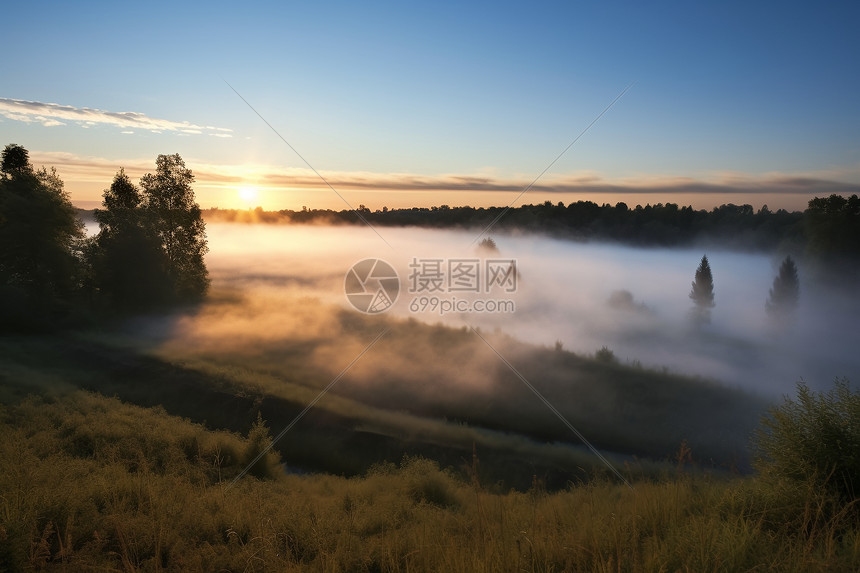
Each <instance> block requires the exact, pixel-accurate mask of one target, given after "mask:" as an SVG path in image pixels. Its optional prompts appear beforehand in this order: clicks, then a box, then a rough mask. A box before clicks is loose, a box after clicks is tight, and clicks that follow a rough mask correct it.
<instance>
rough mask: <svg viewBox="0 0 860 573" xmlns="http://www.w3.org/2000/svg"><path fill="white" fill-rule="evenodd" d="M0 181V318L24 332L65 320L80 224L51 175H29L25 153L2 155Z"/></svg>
mask: <svg viewBox="0 0 860 573" xmlns="http://www.w3.org/2000/svg"><path fill="white" fill-rule="evenodd" d="M2 166H3V173H2V177H0V294H2V301H0V315H2V316H3V317H4V318H3V320H2V324H4V325H6V326H9V325H12V326H14V327H17V328H25V327H26V326H27V325H28V324H29V325H32V323H33V322H34V321H38V320H39V319H40V318H43V319H48V318H50V317H51V316H52V315H54V314H57V313H60V314H64V313H65V311H64V310H63V309H64V306H66V305H68V304H69V302H70V301H71V300H72V298H73V297H74V295H75V294H76V292H77V290H78V289H79V287H80V283H81V280H82V275H83V266H82V261H81V248H82V240H83V237H84V231H83V223H81V221H80V219H78V216H77V212H76V210H75V208H74V207H73V206H72V204H71V201H70V200H69V196H68V193H66V191H65V189H64V188H63V182H62V180H61V179H60V178H59V176H58V175H57V172H56V170H54V169H53V168H51V169H50V170H47V169H45V168H41V169H39V170H34V169H33V168H32V166H31V165H30V164H29V159H28V154H27V150H26V149H24V148H23V147H21V146H17V145H14V144H11V145H7V146H6V148H5V149H4V151H3V163H2Z"/></svg>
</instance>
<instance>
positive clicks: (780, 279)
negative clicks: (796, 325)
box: [765, 256, 800, 319]
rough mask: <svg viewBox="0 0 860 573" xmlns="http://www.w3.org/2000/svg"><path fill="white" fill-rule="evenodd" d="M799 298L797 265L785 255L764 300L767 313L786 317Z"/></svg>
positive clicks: (793, 308)
mask: <svg viewBox="0 0 860 573" xmlns="http://www.w3.org/2000/svg"><path fill="white" fill-rule="evenodd" d="M799 299H800V281H799V280H798V278H797V266H796V265H795V264H794V261H793V260H792V258H791V257H790V256H788V257H785V260H784V261H782V264H781V265H780V267H779V274H778V275H777V276H776V277H775V278H774V279H773V288H771V289H770V296H769V297H768V299H767V301H765V309H766V310H767V313H768V314H769V315H770V316H772V317H775V318H783V319H784V318H787V317H788V316H790V314H791V313H792V312H793V311H794V310H795V309H796V308H797V303H798V300H799Z"/></svg>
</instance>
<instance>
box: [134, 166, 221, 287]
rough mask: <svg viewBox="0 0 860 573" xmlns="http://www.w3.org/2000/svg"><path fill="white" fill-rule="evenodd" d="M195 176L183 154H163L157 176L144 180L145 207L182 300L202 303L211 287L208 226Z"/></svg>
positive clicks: (173, 284)
mask: <svg viewBox="0 0 860 573" xmlns="http://www.w3.org/2000/svg"><path fill="white" fill-rule="evenodd" d="M193 182H194V175H193V174H192V173H191V170H190V169H187V168H186V167H185V162H184V161H183V160H182V157H180V156H179V154H175V155H159V156H158V159H157V160H156V171H155V173H147V174H146V175H144V176H143V177H141V179H140V186H141V189H142V191H143V207H144V209H145V210H146V212H147V219H148V221H149V222H150V225H151V229H152V231H153V232H154V233H155V236H157V237H158V239H159V241H160V244H161V246H162V248H163V250H164V253H165V256H166V271H167V274H168V276H169V277H170V282H171V285H172V287H173V292H174V294H175V296H176V298H177V299H178V300H180V301H188V300H198V299H200V298H201V297H202V296H203V295H204V294H205V293H206V289H207V288H208V287H209V276H208V271H207V270H206V264H205V262H204V261H203V255H204V254H206V252H207V251H208V247H207V245H206V225H205V223H204V222H203V217H202V216H201V213H200V206H199V205H198V204H197V203H196V202H195V200H194V190H193V189H192V188H191V184H192V183H193Z"/></svg>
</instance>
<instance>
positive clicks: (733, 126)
mask: <svg viewBox="0 0 860 573" xmlns="http://www.w3.org/2000/svg"><path fill="white" fill-rule="evenodd" d="M694 4H695V5H694ZM2 13H3V15H4V16H3V22H4V24H3V27H4V40H5V41H4V45H5V46H6V47H7V50H8V52H7V53H8V54H11V56H7V57H6V58H3V59H2V60H0V98H3V99H0V114H2V115H0V134H2V138H0V139H2V141H0V143H3V144H5V143H10V142H15V143H19V144H22V145H24V146H25V147H27V148H28V149H29V150H30V151H31V156H32V157H33V159H34V161H35V162H36V163H46V164H50V165H56V166H57V168H58V170H59V171H60V175H61V176H62V177H63V178H64V180H65V181H66V183H67V187H68V188H69V190H70V191H71V193H72V196H73V199H75V200H76V201H80V202H82V201H87V200H94V199H98V198H99V197H100V193H101V191H102V189H104V188H105V187H107V186H108V185H109V183H110V179H111V177H112V175H113V173H115V171H116V170H117V169H118V168H119V167H121V166H124V167H126V169H127V170H128V171H129V172H130V173H131V174H133V175H135V174H137V173H142V172H144V171H145V170H147V169H152V167H151V166H154V161H155V157H156V156H157V155H158V154H159V153H180V154H181V155H182V156H183V157H184V158H185V160H186V163H187V164H188V166H189V167H190V168H191V169H192V170H194V172H195V173H196V174H197V177H198V185H197V187H196V189H197V195H198V199H199V200H200V202H201V204H203V205H204V206H210V205H222V206H249V205H244V203H243V201H244V202H246V203H247V202H248V201H250V202H256V203H260V204H262V205H264V206H265V207H267V208H299V207H300V206H301V205H309V206H314V207H332V208H341V207H342V206H343V204H342V203H340V200H339V199H338V198H337V196H336V195H334V194H333V193H332V192H331V191H330V190H328V189H327V188H326V187H325V186H324V185H323V184H322V183H321V182H320V181H318V180H315V176H314V175H313V173H311V172H309V170H308V169H307V166H306V165H305V163H304V162H303V161H302V160H301V159H299V158H298V157H297V156H296V155H295V154H294V153H293V152H292V151H291V150H290V149H289V148H288V147H287V146H286V145H284V143H283V142H281V141H280V140H279V139H278V137H277V136H276V135H275V134H274V133H272V132H271V131H270V130H269V128H268V127H267V126H266V125H265V124H264V123H263V122H262V121H261V120H260V119H259V118H258V117H257V116H256V115H255V114H254V113H253V112H252V111H251V110H250V109H249V108H248V107H247V106H246V105H245V103H243V102H242V100H241V99H240V98H239V97H237V96H236V94H235V93H233V91H232V90H231V89H230V88H229V87H228V86H227V85H226V83H225V80H226V81H227V82H229V83H230V84H231V85H232V86H233V87H234V88H235V89H236V90H238V91H239V92H240V93H241V94H242V95H243V96H244V97H245V98H246V99H247V100H248V101H249V102H250V103H251V104H253V105H254V107H255V108H256V109H257V110H258V111H259V112H260V113H261V114H262V115H263V116H264V117H265V118H266V120H268V121H269V122H270V123H271V124H272V125H273V126H274V127H275V128H276V129H277V130H278V131H279V132H280V133H281V135H283V136H284V138H286V139H287V141H289V142H290V143H291V144H292V145H293V146H294V147H295V148H296V149H297V150H298V151H299V152H300V153H301V154H302V155H303V156H304V157H305V158H306V159H307V161H308V162H309V163H310V164H311V165H313V167H315V168H316V169H317V170H319V171H320V172H322V173H323V174H324V175H325V176H326V177H327V178H330V179H331V181H333V182H334V183H336V185H335V187H336V188H338V190H339V191H342V192H343V194H344V196H346V197H347V199H348V200H349V201H350V202H355V203H356V204H357V203H365V204H367V205H368V206H370V207H372V208H379V207H381V206H382V205H389V206H405V205H407V204H409V205H411V204H424V205H430V204H442V203H447V204H451V205H458V204H467V203H468V204H484V205H490V204H505V203H507V202H508V201H509V200H511V199H513V197H514V196H516V194H517V192H518V190H519V189H521V188H522V187H523V186H524V185H526V184H528V183H529V182H530V181H531V180H532V179H533V178H534V177H535V176H537V175H538V174H539V173H540V172H541V171H542V170H543V169H544V168H545V167H546V166H547V165H548V164H549V162H550V161H552V159H553V158H555V157H556V156H557V155H558V153H559V152H560V151H561V150H562V149H564V148H565V146H567V145H568V144H569V143H570V142H571V140H572V139H573V138H574V137H576V136H577V135H578V134H579V133H580V132H581V131H582V130H583V129H584V128H585V127H586V126H587V125H588V124H589V123H590V122H591V121H592V120H593V119H594V118H595V117H596V116H597V115H598V114H599V113H600V112H601V111H602V110H603V109H604V108H605V107H606V106H607V105H608V104H609V103H610V102H611V101H612V100H613V99H614V98H615V97H616V96H618V94H619V93H621V92H622V90H624V89H625V87H627V86H628V85H630V84H631V83H632V84H633V85H632V87H631V88H630V90H629V91H628V92H627V93H626V94H625V95H624V97H622V98H621V99H620V100H619V101H618V102H617V103H616V104H615V105H614V106H613V107H612V109H610V110H609V111H608V112H607V113H606V114H605V115H604V116H603V117H602V118H601V119H600V120H599V121H598V122H597V123H596V124H595V125H594V126H593V127H592V128H591V129H590V130H589V131H588V132H587V133H586V134H585V135H584V136H583V137H582V138H581V139H580V140H579V141H578V142H577V143H576V145H574V146H573V147H572V148H571V149H570V150H569V151H568V152H567V153H566V154H565V155H564V156H563V157H562V158H561V159H560V160H559V161H558V162H557V163H556V164H555V165H554V166H553V167H552V168H551V169H550V170H549V171H548V172H547V174H546V175H545V176H544V178H542V179H541V181H540V183H541V185H539V186H538V188H537V189H536V190H535V191H530V192H529V193H528V194H526V195H525V196H524V197H523V198H522V199H521V201H520V202H523V201H524V202H542V201H544V200H546V199H550V200H553V201H556V200H564V201H568V200H572V199H575V198H591V199H593V200H595V201H598V202H604V201H606V202H613V203H614V202H615V201H616V200H625V201H627V202H628V203H630V202H632V203H636V202H641V203H645V202H652V203H654V202H667V201H672V202H679V203H683V204H688V203H693V204H696V205H697V206H700V207H710V206H714V205H715V204H720V203H724V202H734V203H744V202H748V203H752V204H754V205H757V206H758V205H760V204H762V203H769V204H770V205H771V207H772V208H773V207H779V206H786V207H789V208H802V206H803V205H804V204H805V202H806V201H807V200H808V199H809V198H810V197H811V196H813V195H815V194H819V195H821V194H826V193H830V192H845V193H850V192H860V97H858V93H860V89H858V88H860V74H858V73H857V70H858V69H860V39H858V38H860V35H858V34H857V33H856V24H857V22H858V21H860V5H858V4H857V3H850V2H844V3H821V4H816V5H811V4H808V3H789V2H773V3H770V2H762V3H757V4H755V5H751V3H735V2H721V3H714V4H713V5H711V6H702V5H697V3H690V2H658V3H647V5H646V3H641V4H640V3H633V2H630V3H627V2H624V3H622V2H603V3H581V2H562V3H531V4H524V3H523V4H520V3H499V2H495V3H469V4H458V3H445V2H434V3H422V4H417V3H416V4H414V3H374V2H368V3H355V4H353V3H307V4H306V3H302V4H293V3H289V2H279V3H247V4H238V3H217V2H215V3H211V2H210V3H186V4H184V5H183V6H181V7H176V6H173V5H171V4H169V3H164V4H162V3H147V4H141V5H137V6H130V5H128V6H127V5H124V4H120V3H108V2H104V3H100V2H92V3H88V4H87V5H85V6H79V5H75V4H71V3H43V2H29V3H23V2H21V3H14V4H12V5H6V6H4V7H3V9H2ZM13 100H14V101H13ZM41 104H59V105H61V106H67V107H66V108H64V109H65V111H57V109H56V108H50V107H45V106H44V105H41ZM84 108H87V109H89V110H98V112H94V111H90V112H86V115H87V118H88V119H89V120H91V124H89V125H88V124H85V123H84V119H82V118H83V117H84V115H80V114H79V115H75V114H76V113H78V112H75V111H73V110H82V109H84ZM101 112H109V113H116V112H135V113H137V114H141V116H137V117H146V118H151V119H153V120H155V124H152V123H150V124H147V125H146V126H145V127H144V128H141V127H140V126H137V127H134V126H130V125H126V124H123V122H122V121H120V122H117V121H116V120H115V117H116V116H113V117H114V119H111V117H112V116H109V115H104V114H102V113H101ZM51 114H55V115H51ZM125 123H127V122H125ZM183 124H190V125H191V126H193V127H191V128H188V127H183ZM153 126H155V127H158V128H159V129H156V131H160V133H153V129H152V128H153ZM183 130H184V131H185V132H183ZM124 132H132V133H124ZM187 132H199V133H187ZM242 187H245V188H253V189H256V190H257V191H258V194H257V196H256V197H254V196H253V193H252V194H250V195H249V194H248V193H247V192H246V193H245V196H246V197H249V198H248V199H247V200H245V199H239V198H238V194H237V189H239V188H242Z"/></svg>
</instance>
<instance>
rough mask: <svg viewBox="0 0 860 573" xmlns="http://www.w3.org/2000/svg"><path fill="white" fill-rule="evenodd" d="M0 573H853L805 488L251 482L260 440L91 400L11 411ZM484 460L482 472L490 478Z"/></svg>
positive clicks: (707, 480)
mask: <svg viewBox="0 0 860 573" xmlns="http://www.w3.org/2000/svg"><path fill="white" fill-rule="evenodd" d="M0 426H2V435H3V436H4V439H3V440H2V441H0V468H2V469H0V569H2V570H6V571H23V570H33V569H39V570H54V569H56V570H77V571H86V570H119V571H160V570H163V571H217V570H221V571H268V570H279V571H298V570H311V571H428V570H444V571H697V572H699V571H743V570H778V571H852V570H856V569H857V567H858V565H860V530H858V528H857V526H856V524H853V525H851V524H850V523H846V522H844V520H842V521H840V519H839V518H838V516H836V517H833V516H828V515H827V514H826V513H825V512H823V511H821V510H820V508H821V507H823V506H822V503H823V502H824V500H825V498H823V497H821V494H820V492H819V491H816V490H810V489H804V487H803V486H802V484H801V485H794V486H791V487H790V488H789V489H785V487H773V486H771V485H770V484H768V483H766V482H763V481H761V480H759V479H757V478H753V477H747V478H735V479H716V478H713V477H708V476H702V475H698V476H696V475H690V474H686V473H683V472H682V473H679V474H677V475H676V476H674V477H673V478H666V479H663V480H660V481H657V482H654V481H645V482H640V483H636V484H635V488H634V489H632V490H631V489H628V488H626V487H624V486H619V485H617V484H614V483H610V482H605V481H602V480H595V481H592V482H589V483H587V484H579V485H574V484H571V485H570V486H569V487H568V488H566V489H564V490H561V491H556V492H548V491H547V490H546V489H545V488H544V487H543V485H542V484H541V482H540V480H539V479H537V478H536V479H535V480H534V483H533V486H532V488H531V489H530V490H528V491H525V492H518V491H507V492H494V491H492V488H487V487H485V485H484V484H483V483H482V482H481V480H480V479H478V478H477V477H475V478H473V479H462V478H459V477H457V476H456V475H455V474H453V473H452V472H450V471H447V470H443V469H440V468H439V466H438V465H437V464H436V463H435V462H433V461H430V460H427V459H423V458H406V459H404V460H403V461H402V462H401V463H400V464H398V465H394V464H390V463H389V464H383V465H380V466H377V467H375V468H373V469H372V470H370V471H369V472H367V473H366V474H365V475H363V476H360V477H353V478H345V477H338V476H333V475H327V474H313V475H287V474H278V473H275V474H272V475H273V477H272V478H270V479H263V480H260V479H257V478H254V477H251V476H247V477H245V478H243V479H241V480H240V481H239V482H237V483H236V485H234V486H232V487H231V486H230V483H231V480H232V478H233V476H235V475H236V474H237V473H238V472H239V471H240V469H241V465H242V464H241V463H240V462H241V461H242V460H240V457H241V455H242V454H241V452H243V451H245V450H246V449H247V448H248V447H249V445H251V444H252V441H253V440H252V439H249V438H247V437H243V436H241V435H237V434H235V433H230V432H223V431H211V430H207V429H206V428H204V427H203V426H201V425H198V424H193V423H190V422H189V421H187V420H183V419H180V418H177V417H174V416H170V415H168V414H167V413H166V412H165V411H164V410H163V409H160V408H141V407H139V406H134V405H130V404H126V403H122V402H120V401H119V400H117V399H115V398H106V397H103V396H100V395H97V394H93V393H85V392H81V391H74V392H72V393H69V394H65V395H63V396H62V397H59V398H38V397H31V398H28V399H25V400H23V401H21V402H18V403H16V404H14V405H12V404H7V405H5V406H3V407H2V409H0ZM480 463H481V460H480V451H478V452H477V456H476V458H474V459H473V464H474V465H473V468H474V467H476V466H478V465H480Z"/></svg>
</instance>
